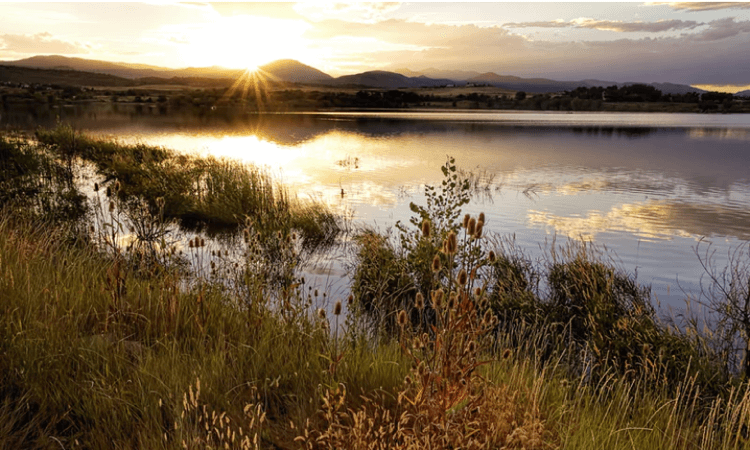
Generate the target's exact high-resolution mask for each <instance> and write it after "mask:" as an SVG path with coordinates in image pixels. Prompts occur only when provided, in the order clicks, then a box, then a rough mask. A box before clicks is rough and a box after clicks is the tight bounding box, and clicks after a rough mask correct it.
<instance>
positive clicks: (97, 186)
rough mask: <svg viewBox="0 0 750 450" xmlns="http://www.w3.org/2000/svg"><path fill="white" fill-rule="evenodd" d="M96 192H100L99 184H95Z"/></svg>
mask: <svg viewBox="0 0 750 450" xmlns="http://www.w3.org/2000/svg"><path fill="white" fill-rule="evenodd" d="M94 192H99V183H94Z"/></svg>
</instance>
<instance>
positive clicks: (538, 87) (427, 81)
mask: <svg viewBox="0 0 750 450" xmlns="http://www.w3.org/2000/svg"><path fill="white" fill-rule="evenodd" d="M0 65H2V66H13V67H19V68H21V67H22V68H34V69H46V70H54V71H57V74H58V75H60V74H61V73H62V72H64V71H79V72H93V73H95V74H105V75H110V76H112V77H119V78H121V79H125V80H143V79H148V81H149V82H152V83H153V82H157V81H159V80H173V81H174V80H175V79H182V78H214V79H236V78H238V77H239V76H241V74H242V73H243V71H242V70H237V69H227V68H224V67H218V66H212V67H188V68H184V69H170V68H165V67H158V66H150V65H146V64H130V63H111V62H106V61H98V60H91V59H83V58H69V57H65V56H58V55H50V56H34V57H31V58H27V59H21V60H17V61H0ZM260 69H261V70H262V71H263V72H264V73H265V74H266V75H267V76H268V77H269V78H270V79H272V80H275V81H282V82H287V83H300V84H308V85H324V86H340V87H344V86H346V87H362V88H367V87H370V88H380V89H399V88H418V87H436V86H451V85H453V86H465V85H475V86H476V85H483V86H494V87H498V88H504V89H508V90H513V91H525V92H529V93H552V92H561V91H566V90H567V91H570V90H573V89H575V88H577V87H579V86H584V87H593V86H605V87H606V86H613V85H617V86H624V85H627V84H636V82H627V83H618V82H614V81H603V80H581V81H557V80H551V79H547V78H521V77H517V76H512V75H498V74H497V73H494V72H487V73H480V72H472V71H461V70H443V69H434V68H430V69H425V70H423V71H412V70H409V69H405V68H404V69H396V70H394V71H383V70H375V71H368V72H363V73H358V74H355V75H344V76H340V77H337V78H334V77H332V76H330V75H328V74H327V73H325V72H322V71H320V70H318V69H316V68H314V67H310V66H307V65H305V64H302V63H300V62H298V61H295V60H291V59H284V60H278V61H274V62H272V63H269V64H266V65H264V66H261V67H260ZM6 72H7V69H6ZM0 77H2V72H0ZM69 78H70V77H69ZM78 78H80V77H78ZM0 81H9V80H3V79H0ZM98 81H100V82H101V81H104V80H103V79H102V80H98ZM110 81H112V85H125V84H128V83H127V82H125V81H117V80H116V79H115V78H112V79H110ZM28 82H31V81H28ZM639 83H641V84H648V85H651V86H654V87H655V88H657V89H659V90H660V91H662V92H663V93H665V94H684V93H686V92H698V93H702V92H705V91H703V90H701V89H697V88H694V87H692V86H688V85H682V84H673V83H643V82H639ZM749 93H750V92H747V91H745V95H747V94H749ZM739 95H742V93H739Z"/></svg>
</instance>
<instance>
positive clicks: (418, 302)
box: [414, 292, 424, 311]
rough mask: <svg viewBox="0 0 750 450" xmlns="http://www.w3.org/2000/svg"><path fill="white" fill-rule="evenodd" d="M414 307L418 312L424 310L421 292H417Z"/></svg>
mask: <svg viewBox="0 0 750 450" xmlns="http://www.w3.org/2000/svg"><path fill="white" fill-rule="evenodd" d="M414 306H415V307H416V308H417V309H418V310H420V311H421V310H423V309H424V295H422V293H421V292H417V298H415V299H414Z"/></svg>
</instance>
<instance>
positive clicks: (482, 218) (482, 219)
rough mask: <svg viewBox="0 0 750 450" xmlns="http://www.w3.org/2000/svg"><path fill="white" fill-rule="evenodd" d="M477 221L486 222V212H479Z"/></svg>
mask: <svg viewBox="0 0 750 450" xmlns="http://www.w3.org/2000/svg"><path fill="white" fill-rule="evenodd" d="M477 223H484V213H483V212H480V213H479V219H477Z"/></svg>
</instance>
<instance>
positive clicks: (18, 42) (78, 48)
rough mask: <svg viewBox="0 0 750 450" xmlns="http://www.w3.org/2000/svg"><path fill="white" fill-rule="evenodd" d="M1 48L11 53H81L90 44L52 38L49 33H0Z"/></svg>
mask: <svg viewBox="0 0 750 450" xmlns="http://www.w3.org/2000/svg"><path fill="white" fill-rule="evenodd" d="M0 41H2V43H3V47H2V50H4V51H5V52H13V53H34V54H52V53H55V54H81V53H88V52H89V51H90V50H91V48H92V46H91V45H90V44H82V43H79V42H69V41H65V40H62V39H57V38H54V37H53V36H52V35H51V34H50V33H46V32H45V33H37V34H33V35H28V34H0Z"/></svg>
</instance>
